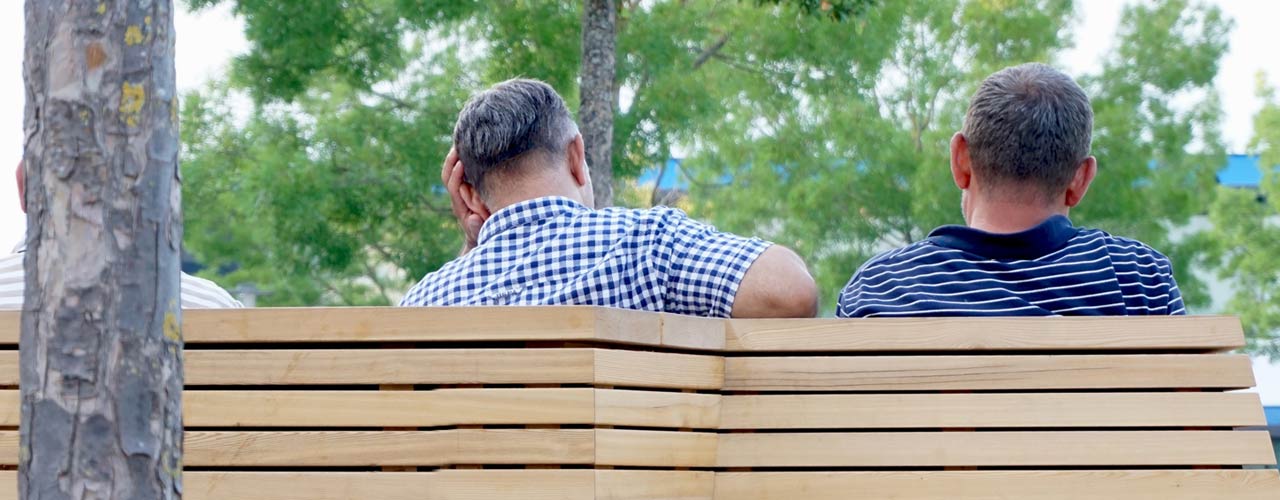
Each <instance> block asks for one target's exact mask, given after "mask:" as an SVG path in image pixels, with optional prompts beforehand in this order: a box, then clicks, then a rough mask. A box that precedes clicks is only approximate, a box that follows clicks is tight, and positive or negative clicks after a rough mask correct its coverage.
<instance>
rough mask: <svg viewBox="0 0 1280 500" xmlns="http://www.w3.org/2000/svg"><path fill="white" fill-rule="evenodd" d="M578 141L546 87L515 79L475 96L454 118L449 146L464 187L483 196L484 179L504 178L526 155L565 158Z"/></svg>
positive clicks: (553, 93) (562, 106)
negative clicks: (466, 184) (455, 152)
mask: <svg viewBox="0 0 1280 500" xmlns="http://www.w3.org/2000/svg"><path fill="white" fill-rule="evenodd" d="M577 135H578V126H577V124H575V123H574V122H573V117H572V116H571V115H570V114H569V108H568V107H567V106H566V105H565V103H564V99H562V98H561V97H560V94H557V93H556V91H555V89H553V88H551V86H550V85H547V84H546V83H543V82H540V81H537V80H528V79H513V80H507V81H505V82H502V83H499V84H497V85H494V86H493V87H491V88H490V89H489V90H486V91H484V92H481V93H479V94H476V95H475V96H473V97H471V99H470V100H468V101H467V104H466V105H465V106H463V108H462V112H461V113H459V114H458V124H457V126H455V127H454V129H453V144H454V146H455V147H457V149H458V158H459V159H460V160H462V165H463V168H464V171H465V174H466V178H467V182H469V183H470V184H471V185H472V186H474V187H475V188H476V190H477V191H479V192H480V194H481V195H486V194H487V192H486V189H487V187H486V183H485V179H486V177H488V176H489V174H492V173H495V172H497V173H507V172H510V171H511V170H513V169H515V168H519V165H521V164H523V163H524V162H523V160H524V159H525V158H527V157H528V156H529V155H530V154H534V153H539V152H541V153H544V154H552V155H559V154H563V153H564V151H565V147H566V146H568V144H569V142H570V141H572V140H573V138H574V137H575V136H577Z"/></svg>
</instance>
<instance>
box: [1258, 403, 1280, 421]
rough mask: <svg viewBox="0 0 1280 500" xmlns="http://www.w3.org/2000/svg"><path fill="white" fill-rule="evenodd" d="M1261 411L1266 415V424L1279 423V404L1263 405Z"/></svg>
mask: <svg viewBox="0 0 1280 500" xmlns="http://www.w3.org/2000/svg"><path fill="white" fill-rule="evenodd" d="M1262 411H1263V413H1266V415H1267V425H1280V406H1264V407H1262Z"/></svg>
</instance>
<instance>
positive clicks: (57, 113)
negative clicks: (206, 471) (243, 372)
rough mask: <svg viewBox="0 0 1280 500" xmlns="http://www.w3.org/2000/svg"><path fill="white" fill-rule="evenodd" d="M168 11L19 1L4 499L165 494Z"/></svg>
mask: <svg viewBox="0 0 1280 500" xmlns="http://www.w3.org/2000/svg"><path fill="white" fill-rule="evenodd" d="M173 43H174V38H173V10H172V4H171V2H170V1H168V0H121V1H112V2H57V1H45V0H27V2H26V58H25V63H24V76H25V79H26V88H27V102H26V113H25V123H24V126H25V129H26V143H25V145H24V163H25V165H26V175H27V177H26V184H25V185H26V200H27V206H26V208H27V214H28V215H27V227H28V230H27V249H26V262H25V272H26V288H25V290H26V294H25V297H24V305H23V311H22V338H21V340H20V341H21V345H22V349H21V353H20V365H21V392H22V425H21V426H20V434H21V438H20V440H21V443H20V446H21V448H20V450H19V464H20V465H19V479H18V488H19V491H20V496H21V497H22V498H24V499H66V498H82V497H84V496H86V495H89V496H92V497H94V498H107V499H167V498H180V497H181V492H182V486H181V485H182V476H181V473H182V411H181V391H182V358H181V349H182V336H181V332H180V325H181V322H182V318H181V309H180V305H181V304H179V300H180V296H179V289H178V280H179V269H178V267H179V257H178V253H179V248H180V246H181V244H182V215H181V197H180V188H179V178H178V163H177V160H178V123H177V109H176V100H177V96H176V95H175V93H174V92H175V88H174V66H173V49H174V44H173Z"/></svg>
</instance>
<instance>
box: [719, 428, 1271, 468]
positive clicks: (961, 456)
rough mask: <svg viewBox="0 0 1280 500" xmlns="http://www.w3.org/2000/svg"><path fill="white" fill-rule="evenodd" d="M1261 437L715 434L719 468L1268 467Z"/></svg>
mask: <svg viewBox="0 0 1280 500" xmlns="http://www.w3.org/2000/svg"><path fill="white" fill-rule="evenodd" d="M1275 458H1276V457H1275V455H1274V454H1273V452H1272V450H1271V438H1270V436H1269V435H1268V434H1267V433H1266V432H1265V431H1079V432H860V433H836V432H825V433H798V432H789V433H737V434H721V435H720V448H719V459H718V460H717V463H718V464H719V465H720V466H721V467H935V466H1016V467H1026V466H1050V467H1052V466H1166V465H1184V466H1185V465H1228V464H1235V465H1258V464H1274V463H1275Z"/></svg>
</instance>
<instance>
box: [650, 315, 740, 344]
mask: <svg viewBox="0 0 1280 500" xmlns="http://www.w3.org/2000/svg"><path fill="white" fill-rule="evenodd" d="M725 324H726V321H725V320H723V319H720V318H702V317H697V316H685V315H682V314H666V313H663V314H662V345H664V346H670V347H681V348H685V349H699V350H708V351H719V350H723V349H724V346H725V339H726V338H727V337H728V335H727V332H726V330H725Z"/></svg>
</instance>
